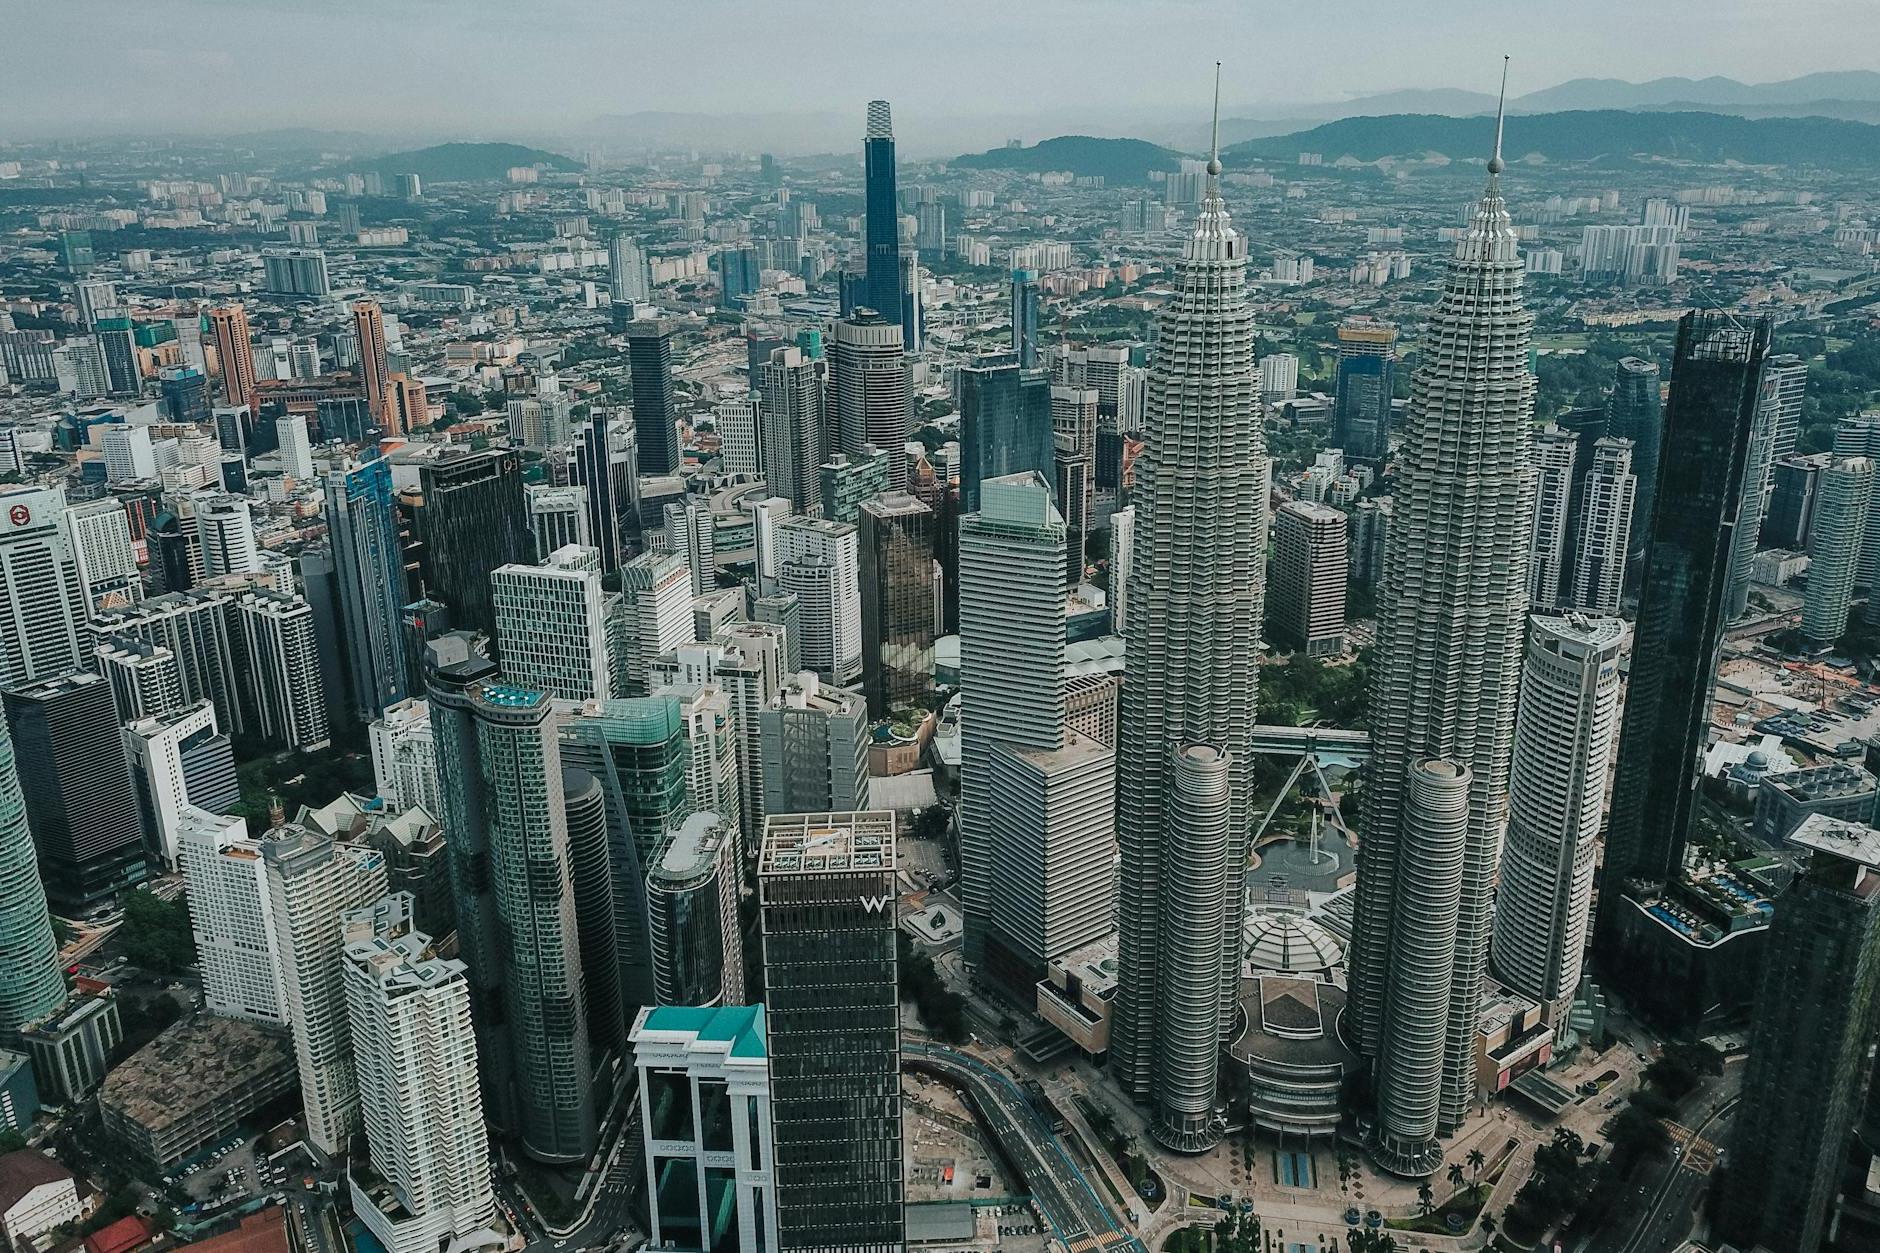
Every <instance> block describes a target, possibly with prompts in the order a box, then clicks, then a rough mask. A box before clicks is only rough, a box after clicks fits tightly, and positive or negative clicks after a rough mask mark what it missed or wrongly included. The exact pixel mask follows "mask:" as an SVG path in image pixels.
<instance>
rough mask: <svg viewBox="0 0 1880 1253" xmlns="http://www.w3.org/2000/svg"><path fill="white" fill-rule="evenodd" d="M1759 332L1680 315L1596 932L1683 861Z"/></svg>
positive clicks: (1757, 385)
mask: <svg viewBox="0 0 1880 1253" xmlns="http://www.w3.org/2000/svg"><path fill="white" fill-rule="evenodd" d="M1769 337H1770V325H1769V323H1768V322H1767V321H1762V320H1759V321H1753V322H1747V323H1746V322H1743V321H1741V320H1739V319H1737V318H1736V317H1733V316H1731V315H1729V314H1725V313H1702V312H1696V313H1690V314H1687V315H1685V317H1684V319H1683V320H1682V321H1681V322H1679V324H1678V341H1677V350H1676V355H1675V358H1674V360H1673V363H1672V367H1671V395H1670V400H1669V402H1668V403H1667V404H1666V406H1665V410H1664V439H1663V454H1664V455H1663V460H1662V461H1661V463H1660V466H1659V477H1658V481H1657V484H1656V493H1657V504H1656V505H1655V506H1654V508H1653V510H1652V525H1651V535H1650V542H1649V544H1648V546H1647V549H1646V557H1645V569H1644V573H1643V576H1642V579H1641V585H1640V590H1639V610H1638V625H1637V628H1636V635H1635V637H1634V641H1633V646H1632V665H1631V669H1630V675H1629V679H1628V682H1627V688H1626V698H1625V719H1624V723H1623V725H1622V726H1621V728H1620V732H1619V761H1618V767H1617V770H1616V772H1615V774H1614V776H1613V784H1612V806H1611V814H1610V816H1609V818H1608V820H1607V824H1606V852H1605V858H1604V871H1603V879H1602V884H1603V890H1602V891H1601V893H1600V903H1599V909H1600V915H1601V918H1602V923H1601V930H1602V932H1604V931H1605V930H1606V928H1605V924H1604V921H1603V920H1604V919H1606V918H1608V917H1610V916H1612V911H1616V910H1620V909H1627V908H1632V906H1631V905H1629V904H1628V903H1627V901H1626V895H1627V894H1628V893H1630V892H1635V891H1638V890H1640V888H1641V887H1644V888H1647V889H1648V888H1649V886H1654V885H1662V884H1663V883H1665V882H1666V881H1668V880H1669V879H1671V878H1672V877H1673V876H1674V875H1676V874H1677V873H1678V872H1679V871H1680V870H1681V869H1682V867H1683V865H1684V846H1685V839H1686V837H1687V836H1688V834H1689V831H1690V826H1691V819H1692V813H1693V811H1694V808H1695V806H1696V802H1697V771H1698V769H1699V768H1700V765H1699V759H1700V758H1701V757H1702V755H1703V750H1704V746H1705V744H1706V742H1707V741H1708V738H1709V728H1710V700H1711V689H1712V685H1713V682H1714V680H1715V677H1716V673H1717V657H1718V650H1719V648H1720V647H1721V646H1722V643H1723V632H1724V628H1725V626H1726V625H1727V624H1728V622H1729V615H1728V612H1727V600H1726V596H1727V592H1728V587H1727V584H1728V582H1729V573H1730V564H1729V563H1730V553H1731V543H1732V540H1733V538H1734V535H1735V531H1736V527H1737V525H1738V522H1739V520H1740V517H1741V508H1742V504H1743V500H1744V492H1743V479H1744V475H1745V474H1746V473H1747V465H1748V462H1749V460H1750V456H1749V454H1750V443H1751V436H1752V428H1753V426H1754V424H1755V422H1756V416H1757V411H1758V408H1759V400H1760V396H1761V391H1762V387H1761V374H1762V364H1763V359H1764V358H1765V357H1766V356H1767V355H1768V353H1769Z"/></svg>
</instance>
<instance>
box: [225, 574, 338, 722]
mask: <svg viewBox="0 0 1880 1253" xmlns="http://www.w3.org/2000/svg"><path fill="white" fill-rule="evenodd" d="M233 608H234V615H233V622H232V623H231V634H232V635H233V636H234V637H235V639H236V641H237V642H238V645H239V647H240V649H241V653H240V660H239V662H238V673H239V674H240V676H241V679H242V681H243V688H244V696H245V699H246V703H247V705H248V707H249V708H250V709H251V710H252V711H253V714H254V719H253V725H252V727H251V730H253V731H254V732H255V733H258V734H260V735H261V736H263V737H265V738H267V739H270V740H273V741H276V742H278V743H281V744H285V745H286V746H287V747H289V748H294V749H299V750H301V751H303V752H305V751H311V750H313V749H316V748H323V747H325V746H326V744H327V743H328V742H329V741H330V740H331V738H332V723H331V722H330V721H329V720H328V714H327V708H326V691H325V685H324V683H323V682H322V677H321V673H320V645H319V640H318V638H317V635H316V627H315V624H314V614H313V606H312V605H310V604H308V603H307V602H306V601H305V600H302V599H301V598H300V597H298V596H286V595H283V594H281V593H280V592H267V591H254V592H244V593H242V595H241V596H240V597H239V598H238V599H237V600H236V601H235V602H234V606H233Z"/></svg>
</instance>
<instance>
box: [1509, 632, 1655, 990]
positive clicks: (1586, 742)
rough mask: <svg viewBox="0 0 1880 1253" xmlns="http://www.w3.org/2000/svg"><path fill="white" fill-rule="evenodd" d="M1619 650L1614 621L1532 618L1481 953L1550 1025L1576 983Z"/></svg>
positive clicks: (1614, 725)
mask: <svg viewBox="0 0 1880 1253" xmlns="http://www.w3.org/2000/svg"><path fill="white" fill-rule="evenodd" d="M1624 647H1625V624H1624V623H1622V622H1620V621H1619V620H1618V619H1617V618H1585V617H1581V616H1579V615H1577V614H1575V615H1571V616H1567V617H1549V616H1544V615H1541V614H1536V615H1535V616H1534V617H1533V618H1532V619H1530V621H1529V626H1528V640H1527V660H1526V663H1525V665H1524V668H1523V671H1522V682H1521V702H1520V710H1519V712H1518V713H1517V714H1516V715H1515V733H1514V763H1513V768H1512V772H1511V777H1510V780H1509V785H1508V792H1509V805H1508V831H1507V836H1506V842H1505V845H1504V847H1503V850H1502V857H1501V890H1500V893H1499V895H1498V896H1497V898H1496V901H1495V927H1494V935H1493V937H1492V939H1491V940H1490V943H1489V960H1490V961H1491V962H1492V964H1493V965H1494V968H1495V974H1496V975H1497V976H1498V977H1499V978H1500V979H1501V980H1502V982H1504V983H1506V984H1507V985H1508V986H1509V987H1511V988H1513V989H1514V990H1515V991H1517V992H1519V993H1521V994H1522V995H1523V996H1529V997H1532V998H1534V999H1535V1000H1536V1001H1539V1002H1540V1003H1541V1005H1542V1006H1543V1007H1545V1008H1546V1010H1547V1016H1548V1021H1550V1022H1557V1021H1559V1018H1560V1015H1561V1014H1562V1013H1564V1012H1565V1010H1566V1007H1567V1002H1568V1000H1570V998H1571V997H1572V995H1573V992H1574V989H1575V988H1577V987H1578V986H1579V982H1580V966H1581V961H1582V957H1583V954H1584V952H1585V949H1586V941H1587V923H1588V915H1589V912H1590V911H1591V909H1592V905H1593V871H1594V863H1595V859H1596V858H1597V856H1598V837H1599V823H1600V818H1601V815H1602V810H1603V808H1604V805H1605V800H1606V772H1607V768H1608V767H1609V766H1610V765H1611V764H1612V750H1613V747H1614V745H1615V744H1616V742H1617V740H1618V731H1619V660H1620V655H1621V653H1622V652H1623V651H1624Z"/></svg>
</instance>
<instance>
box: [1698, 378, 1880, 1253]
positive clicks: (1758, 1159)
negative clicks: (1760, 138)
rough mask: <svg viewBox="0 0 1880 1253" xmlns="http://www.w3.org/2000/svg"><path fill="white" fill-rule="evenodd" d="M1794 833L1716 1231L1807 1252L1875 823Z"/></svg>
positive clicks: (1863, 924)
mask: <svg viewBox="0 0 1880 1253" xmlns="http://www.w3.org/2000/svg"><path fill="white" fill-rule="evenodd" d="M1672 386H1673V388H1674V389H1675V387H1676V386H1677V381H1676V373H1675V371H1674V372H1673V376H1672ZM1788 843H1789V845H1790V846H1792V847H1794V848H1797V849H1800V850H1802V851H1803V853H1804V854H1805V855H1806V856H1807V858H1808V860H1807V863H1806V865H1805V866H1804V868H1803V870H1802V873H1801V875H1800V876H1799V877H1798V878H1797V879H1796V880H1795V882H1794V883H1792V884H1791V885H1790V886H1789V887H1788V888H1787V890H1785V891H1784V892H1783V893H1782V899H1781V904H1780V905H1779V906H1778V907H1777V909H1776V916H1775V921H1774V922H1772V923H1771V924H1770V935H1769V939H1768V944H1767V947H1768V950H1769V951H1768V954H1767V955H1766V956H1765V957H1764V958H1763V962H1762V974H1761V978H1760V980H1759V981H1758V985H1757V993H1756V1007H1755V1012H1754V1017H1753V1019H1752V1021H1751V1026H1750V1035H1749V1040H1750V1052H1749V1065H1748V1067H1747V1069H1746V1071H1745V1073H1744V1075H1743V1100H1742V1106H1741V1108H1740V1109H1739V1110H1738V1112H1737V1115H1736V1119H1735V1120H1734V1122H1733V1125H1732V1130H1731V1136H1730V1144H1729V1146H1728V1148H1729V1162H1730V1166H1729V1172H1730V1173H1729V1181H1730V1182H1729V1186H1728V1187H1726V1188H1725V1189H1723V1194H1722V1198H1721V1199H1722V1204H1721V1206H1719V1210H1718V1221H1717V1232H1718V1234H1719V1235H1721V1236H1723V1237H1725V1238H1727V1239H1729V1240H1730V1241H1731V1242H1732V1243H1734V1244H1735V1245H1737V1246H1738V1247H1740V1248H1746V1249H1747V1248H1756V1249H1768V1250H1770V1253H1815V1250H1818V1249H1820V1248H1822V1247H1823V1240H1824V1238H1825V1236H1826V1234H1827V1231H1828V1224H1829V1219H1830V1215H1829V1210H1830V1206H1831V1203H1832V1202H1833V1200H1834V1196H1835V1193H1836V1191H1837V1189H1838V1186H1839V1181H1840V1179H1841V1177H1842V1161H1843V1158H1844V1156H1845V1155H1846V1152H1847V1143H1848V1132H1849V1130H1850V1129H1851V1128H1852V1127H1853V1125H1854V1119H1855V1116H1856V1114H1857V1112H1858V1111H1859V1108H1860V1104H1861V1099H1862V1095H1863V1090H1864V1086H1865V1084H1866V1083H1867V1080H1868V1074H1869V1071H1870V1069H1871V1060H1870V1059H1871V1055H1872V1050H1873V1038H1874V1029H1875V1022H1876V1018H1877V1017H1880V995H1877V993H1880V892H1876V890H1875V889H1876V886H1877V885H1876V882H1875V875H1876V874H1880V831H1875V830H1874V829H1873V828H1872V827H1869V826H1866V825H1864V824H1861V823H1850V822H1844V821H1841V820H1840V819H1836V818H1830V817H1828V816H1826V815H1825V814H1814V815H1811V816H1810V817H1809V818H1808V819H1806V820H1805V821H1804V822H1803V823H1802V825H1801V826H1800V827H1798V828H1796V830H1795V831H1794V833H1793V834H1791V835H1790V836H1789V839H1788Z"/></svg>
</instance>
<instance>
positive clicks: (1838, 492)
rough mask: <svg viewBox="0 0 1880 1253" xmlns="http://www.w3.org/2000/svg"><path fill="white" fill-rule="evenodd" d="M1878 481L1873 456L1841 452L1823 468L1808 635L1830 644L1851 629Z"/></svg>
mask: <svg viewBox="0 0 1880 1253" xmlns="http://www.w3.org/2000/svg"><path fill="white" fill-rule="evenodd" d="M1873 484H1874V463H1873V460H1872V459H1871V458H1868V457H1837V458H1836V459H1835V460H1834V463H1833V464H1832V465H1830V466H1829V467H1828V468H1827V469H1826V470H1823V471H1822V472H1821V499H1820V503H1819V504H1818V505H1817V506H1816V509H1815V525H1814V535H1815V544H1814V561H1813V562H1812V563H1811V564H1810V565H1809V567H1808V591H1807V594H1806V596H1805V597H1804V599H1803V601H1802V634H1803V635H1806V636H1807V637H1808V638H1809V639H1811V640H1813V641H1814V642H1815V643H1816V644H1818V645H1822V646H1824V647H1825V646H1827V645H1830V644H1833V643H1834V642H1835V641H1836V640H1838V639H1840V638H1841V636H1842V634H1843V633H1845V632H1846V630H1847V609H1848V606H1849V605H1850V604H1852V603H1853V599H1854V578H1855V575H1856V573H1858V567H1859V565H1860V546H1861V540H1862V538H1863V537H1864V536H1865V535H1866V532H1867V517H1868V513H1869V511H1870V508H1871V502H1872V499H1873Z"/></svg>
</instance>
